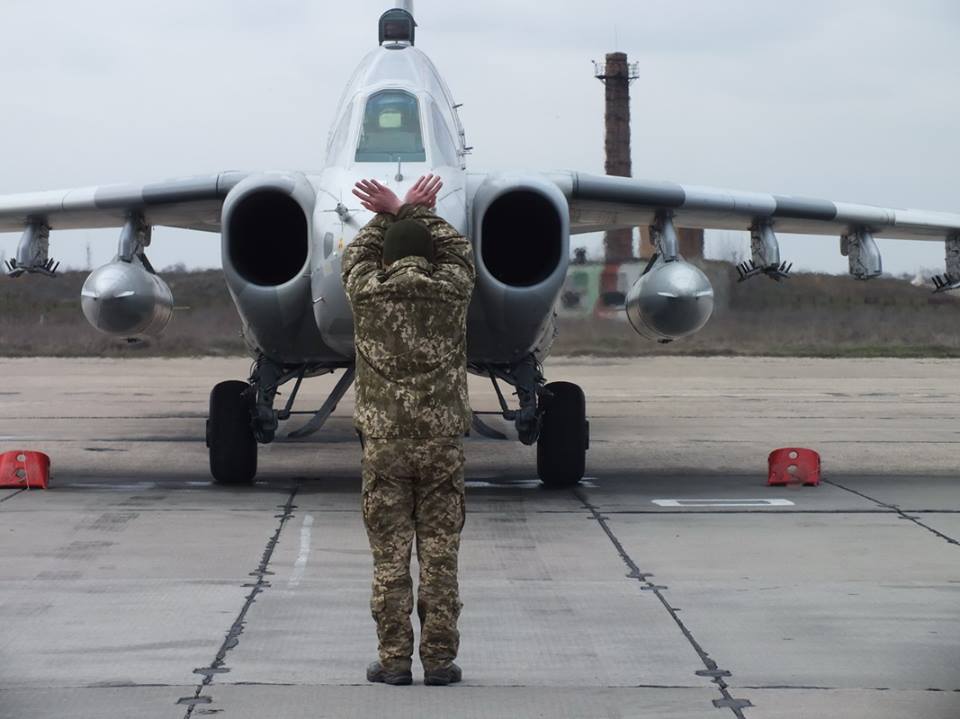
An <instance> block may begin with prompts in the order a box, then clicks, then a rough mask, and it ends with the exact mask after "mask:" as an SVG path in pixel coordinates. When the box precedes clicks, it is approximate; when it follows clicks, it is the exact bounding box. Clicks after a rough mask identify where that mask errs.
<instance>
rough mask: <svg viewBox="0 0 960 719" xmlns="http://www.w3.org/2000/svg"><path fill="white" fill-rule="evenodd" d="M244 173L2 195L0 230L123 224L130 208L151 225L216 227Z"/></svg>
mask: <svg viewBox="0 0 960 719" xmlns="http://www.w3.org/2000/svg"><path fill="white" fill-rule="evenodd" d="M245 176H246V173H241V172H222V173H219V174H215V175H202V176H198V177H188V178H183V179H177V180H165V181H163V182H155V183H152V184H148V185H140V186H137V185H104V186H100V187H86V188H80V189H73V190H51V191H48V192H30V193H24V194H17V195H0V232H22V231H23V230H24V228H25V227H26V226H27V225H29V224H31V223H42V224H46V225H47V226H48V227H50V229H54V230H69V229H81V228H95V227H122V226H123V224H124V222H125V221H126V219H127V217H128V215H129V214H130V213H131V212H134V211H139V212H141V213H142V214H143V217H144V220H145V222H146V224H147V225H151V226H156V225H163V226H167V227H182V228H185V229H190V230H206V231H208V232H219V231H220V208H221V206H222V205H223V199H224V197H226V195H227V193H228V192H229V191H230V190H231V189H232V188H233V187H234V186H235V185H236V184H237V183H238V182H240V180H242V179H243V178H244V177H245Z"/></svg>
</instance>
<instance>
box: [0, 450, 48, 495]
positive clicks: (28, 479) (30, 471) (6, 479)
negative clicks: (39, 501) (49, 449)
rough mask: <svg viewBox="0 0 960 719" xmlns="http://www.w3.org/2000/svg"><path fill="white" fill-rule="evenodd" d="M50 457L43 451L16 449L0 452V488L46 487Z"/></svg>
mask: <svg viewBox="0 0 960 719" xmlns="http://www.w3.org/2000/svg"><path fill="white" fill-rule="evenodd" d="M49 481H50V458H49V457H48V456H47V455H45V454H44V453H43V452H27V451H26V450H16V451H14V452H5V453H3V454H0V488H3V489H46V488H47V484H48V483H49Z"/></svg>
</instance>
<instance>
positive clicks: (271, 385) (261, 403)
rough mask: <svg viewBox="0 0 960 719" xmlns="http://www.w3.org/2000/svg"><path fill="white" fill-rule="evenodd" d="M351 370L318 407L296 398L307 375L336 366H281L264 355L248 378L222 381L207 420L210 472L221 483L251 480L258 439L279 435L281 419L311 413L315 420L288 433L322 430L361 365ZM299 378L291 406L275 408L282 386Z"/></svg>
mask: <svg viewBox="0 0 960 719" xmlns="http://www.w3.org/2000/svg"><path fill="white" fill-rule="evenodd" d="M340 367H343V368H344V369H345V370H346V371H345V372H344V375H343V377H341V378H340V381H339V382H337V385H336V387H334V389H333V392H332V393H331V394H330V397H328V398H327V401H326V402H325V403H324V405H323V407H321V408H320V410H319V411H317V412H294V411H293V403H294V401H295V400H296V398H297V394H298V393H299V391H300V386H301V384H302V383H303V380H304V378H306V377H317V376H320V375H324V374H329V373H330V372H333V371H334V369H335V368H336V367H335V366H333V365H323V364H303V365H294V366H287V367H284V366H281V365H279V364H277V363H275V362H273V361H272V360H270V359H268V358H266V357H265V356H263V355H260V356H259V357H258V358H257V360H256V362H255V363H254V366H253V370H252V372H251V374H250V380H249V381H247V382H238V381H230V382H221V383H220V384H218V385H217V386H216V387H214V388H213V391H212V392H211V393H210V416H209V418H208V419H207V447H208V448H209V450H210V473H211V474H212V475H213V479H214V481H215V482H216V483H217V484H250V483H251V482H253V478H254V477H255V476H256V474H257V444H270V443H271V442H273V441H274V439H275V438H276V436H277V430H278V428H279V426H280V422H282V421H285V420H288V419H290V418H291V417H292V416H293V415H297V414H308V415H311V416H312V419H311V420H310V421H309V422H308V423H307V424H306V425H304V426H303V427H301V428H300V429H298V430H296V431H295V432H291V433H289V434H288V435H287V437H288V438H291V439H296V438H300V437H306V436H308V435H310V434H313V433H314V432H316V431H317V430H319V429H320V428H321V427H322V426H323V424H324V422H326V420H327V419H328V418H329V417H330V415H331V414H332V413H333V411H334V410H335V409H336V407H337V402H339V401H340V400H341V399H342V398H343V395H344V394H346V392H347V390H348V389H349V388H350V385H351V384H352V383H353V378H354V377H355V375H356V370H355V368H354V367H353V366H352V365H350V366H343V365H340ZM287 382H293V390H292V391H291V392H290V394H289V397H288V398H287V402H286V404H285V406H284V407H283V408H281V409H274V408H273V403H274V401H275V400H276V398H277V395H278V393H279V389H280V387H281V386H282V385H284V384H286V383H287Z"/></svg>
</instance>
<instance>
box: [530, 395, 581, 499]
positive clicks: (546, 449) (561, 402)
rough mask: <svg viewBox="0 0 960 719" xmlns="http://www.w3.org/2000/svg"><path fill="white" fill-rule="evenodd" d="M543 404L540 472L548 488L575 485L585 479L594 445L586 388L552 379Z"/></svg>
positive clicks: (539, 448)
mask: <svg viewBox="0 0 960 719" xmlns="http://www.w3.org/2000/svg"><path fill="white" fill-rule="evenodd" d="M540 404H541V412H542V419H541V425H540V437H539V439H537V474H538V475H539V476H540V481H541V482H543V484H544V486H545V487H550V488H560V487H572V486H574V485H575V484H577V483H578V482H579V481H580V480H581V479H583V473H584V471H585V469H586V458H587V449H589V447H590V423H589V422H587V406H586V400H585V398H584V395H583V390H582V389H580V387H579V386H578V385H575V384H571V383H570V382H551V383H550V384H548V385H547V386H546V387H544V391H543V394H542V396H541V402H540Z"/></svg>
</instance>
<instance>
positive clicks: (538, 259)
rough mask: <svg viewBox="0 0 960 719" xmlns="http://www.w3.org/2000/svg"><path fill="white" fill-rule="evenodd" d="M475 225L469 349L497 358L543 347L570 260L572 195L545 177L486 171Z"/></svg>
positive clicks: (475, 198)
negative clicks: (473, 289) (474, 281)
mask: <svg viewBox="0 0 960 719" xmlns="http://www.w3.org/2000/svg"><path fill="white" fill-rule="evenodd" d="M473 227H474V228H476V229H475V234H476V236H475V237H474V247H475V248H476V263H477V289H476V293H475V295H474V300H473V303H472V304H471V313H472V317H473V322H474V324H473V327H474V328H475V331H474V333H473V335H472V341H473V343H474V344H473V347H474V350H472V351H474V352H475V353H476V352H477V351H478V350H477V349H476V348H483V349H482V353H483V355H484V356H483V357H482V359H483V360H484V361H488V362H494V363H510V362H516V361H518V360H519V359H521V358H524V357H526V356H528V355H529V354H530V353H531V352H546V351H547V349H548V348H549V345H550V343H551V342H552V340H553V310H554V307H555V305H556V303H557V300H558V298H559V297H560V291H561V289H562V287H563V281H564V279H565V277H566V273H567V265H568V263H569V259H568V252H569V247H570V207H569V205H568V204H567V198H566V197H565V196H564V194H563V193H562V192H561V191H560V189H559V188H558V187H557V185H556V184H555V183H554V182H552V181H550V180H548V179H547V178H545V177H543V176H540V175H521V174H513V173H504V174H499V175H488V176H486V177H484V178H483V180H482V182H481V183H480V184H479V186H478V187H476V190H475V191H473Z"/></svg>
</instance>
